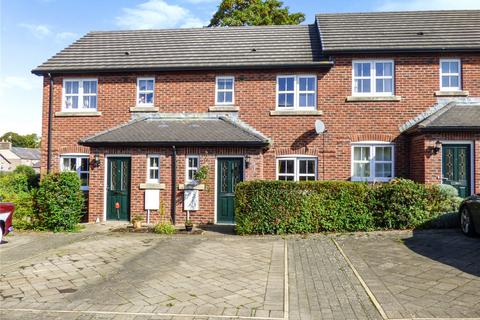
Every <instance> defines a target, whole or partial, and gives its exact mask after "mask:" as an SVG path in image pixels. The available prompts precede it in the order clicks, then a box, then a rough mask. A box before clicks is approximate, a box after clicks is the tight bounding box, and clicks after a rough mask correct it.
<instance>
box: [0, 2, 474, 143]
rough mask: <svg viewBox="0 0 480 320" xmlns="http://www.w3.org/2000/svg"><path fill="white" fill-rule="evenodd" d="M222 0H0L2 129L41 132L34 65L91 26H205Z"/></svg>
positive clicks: (340, 8)
mask: <svg viewBox="0 0 480 320" xmlns="http://www.w3.org/2000/svg"><path fill="white" fill-rule="evenodd" d="M219 3H220V0H82V1H71V0H0V28H1V33H0V134H3V133H4V132H7V131H16V132H19V133H22V134H25V133H32V132H35V133H40V131H41V103H42V79H41V78H40V77H37V76H35V75H32V74H31V73H30V70H31V69H33V68H34V67H36V66H37V65H39V64H40V63H42V62H43V61H45V60H46V59H48V58H50V57H51V56H52V55H54V54H55V53H56V52H58V51H60V50H61V49H63V48H64V47H66V46H67V45H69V44H70V43H72V42H73V41H75V40H76V39H77V38H79V37H80V36H82V35H83V34H85V33H87V32H88V31H92V30H117V29H145V28H173V27H201V26H204V25H206V24H208V21H209V19H210V17H211V16H212V14H213V13H214V12H215V11H216V8H217V6H218V4H219ZM284 3H285V5H287V6H289V7H290V9H291V11H293V12H298V11H300V12H304V13H306V23H311V22H313V16H314V14H315V13H317V12H359V11H394V10H428V9H480V1H479V0H437V1H436V0H384V1H381V0H364V1H358V0H350V1H348V0H333V1H330V0H323V1H307V0H286V1H284Z"/></svg>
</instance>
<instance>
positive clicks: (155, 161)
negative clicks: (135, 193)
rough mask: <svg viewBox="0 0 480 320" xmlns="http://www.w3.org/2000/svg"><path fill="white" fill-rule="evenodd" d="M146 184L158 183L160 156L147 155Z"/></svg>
mask: <svg viewBox="0 0 480 320" xmlns="http://www.w3.org/2000/svg"><path fill="white" fill-rule="evenodd" d="M147 182H149V183H159V182H160V156H158V155H149V156H148V159H147Z"/></svg>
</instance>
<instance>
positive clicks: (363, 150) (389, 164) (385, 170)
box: [352, 142, 395, 182]
mask: <svg viewBox="0 0 480 320" xmlns="http://www.w3.org/2000/svg"><path fill="white" fill-rule="evenodd" d="M394 169H395V167H394V146H393V144H390V143H384V142H364V143H362V142H361V143H356V144H353V145H352V181H380V182H386V181H390V180H391V179H392V178H394V177H395V175H394Z"/></svg>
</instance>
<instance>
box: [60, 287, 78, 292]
mask: <svg viewBox="0 0 480 320" xmlns="http://www.w3.org/2000/svg"><path fill="white" fill-rule="evenodd" d="M57 290H58V292H60V293H74V292H76V291H77V289H73V288H66V289H57Z"/></svg>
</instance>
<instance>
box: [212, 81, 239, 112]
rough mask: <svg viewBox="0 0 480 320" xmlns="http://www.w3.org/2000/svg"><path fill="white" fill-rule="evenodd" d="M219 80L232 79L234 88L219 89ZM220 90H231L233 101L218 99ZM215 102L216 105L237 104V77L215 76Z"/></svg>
mask: <svg viewBox="0 0 480 320" xmlns="http://www.w3.org/2000/svg"><path fill="white" fill-rule="evenodd" d="M218 80H232V89H219V88H218ZM219 92H231V93H232V102H221V101H218V93H219ZM215 104H216V105H228V106H230V105H233V104H235V77H234V76H217V77H215Z"/></svg>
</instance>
